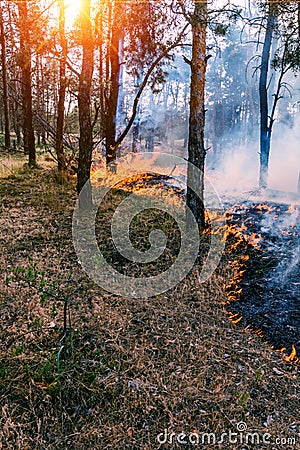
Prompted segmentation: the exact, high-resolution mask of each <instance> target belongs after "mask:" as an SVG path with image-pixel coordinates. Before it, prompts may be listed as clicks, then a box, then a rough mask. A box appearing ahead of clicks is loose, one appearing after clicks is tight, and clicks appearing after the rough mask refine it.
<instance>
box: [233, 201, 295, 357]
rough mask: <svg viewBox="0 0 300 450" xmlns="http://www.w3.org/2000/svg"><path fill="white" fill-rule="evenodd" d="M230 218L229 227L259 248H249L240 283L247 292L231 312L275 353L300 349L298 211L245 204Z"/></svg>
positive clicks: (289, 208) (235, 208)
mask: <svg viewBox="0 0 300 450" xmlns="http://www.w3.org/2000/svg"><path fill="white" fill-rule="evenodd" d="M229 214H230V218H229V223H230V224H232V225H233V226H234V228H235V229H238V230H239V231H240V233H241V234H242V235H243V234H246V236H249V235H250V236H251V235H252V238H253V241H254V244H255V245H254V246H253V245H251V243H247V245H246V247H248V252H249V256H250V258H249V259H248V260H246V261H243V262H242V266H241V268H240V269H241V270H245V271H244V272H243V274H242V279H241V280H240V281H239V283H238V285H239V289H242V291H241V293H240V294H239V295H238V298H237V300H238V301H236V299H235V298H233V299H232V300H233V301H230V304H229V305H228V308H229V310H230V311H231V312H232V313H234V314H238V316H235V319H236V318H238V319H240V320H239V322H240V324H242V325H243V326H250V327H251V328H252V329H254V330H259V334H261V335H263V336H262V337H263V338H264V340H265V341H267V342H268V343H269V344H271V345H272V346H274V347H275V348H276V349H282V348H286V351H287V352H289V353H291V351H292V345H294V346H295V347H296V349H297V348H298V349H300V263H299V256H300V247H299V235H300V219H299V210H298V209H297V207H293V206H288V205H284V204H277V203H268V204H259V205H258V204H252V205H249V204H244V205H236V206H234V207H233V208H231V209H230V210H229ZM237 287H238V286H237ZM239 289H237V291H238V290H239ZM233 297H234V296H233Z"/></svg>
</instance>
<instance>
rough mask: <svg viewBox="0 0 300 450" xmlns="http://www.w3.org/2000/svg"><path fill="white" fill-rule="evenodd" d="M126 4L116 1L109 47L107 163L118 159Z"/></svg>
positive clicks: (106, 132) (106, 131) (106, 126)
mask: <svg viewBox="0 0 300 450" xmlns="http://www.w3.org/2000/svg"><path fill="white" fill-rule="evenodd" d="M123 9H124V5H123V4H122V2H119V1H118V0H116V1H115V3H114V19H113V23H112V35H111V43H110V49H109V55H108V57H109V61H110V92H109V99H108V102H107V113H106V125H105V135H106V137H105V141H106V164H110V163H111V162H113V161H115V160H116V156H117V149H116V116H117V106H118V96H119V87H120V56H119V49H120V39H122V34H123V31H122V30H123V27H122V26H121V23H120V18H121V17H122V14H123Z"/></svg>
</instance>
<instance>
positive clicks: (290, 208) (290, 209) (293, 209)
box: [287, 204, 295, 214]
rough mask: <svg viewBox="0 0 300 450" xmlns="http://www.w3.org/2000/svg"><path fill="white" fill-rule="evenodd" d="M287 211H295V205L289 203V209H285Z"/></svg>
mask: <svg viewBox="0 0 300 450" xmlns="http://www.w3.org/2000/svg"><path fill="white" fill-rule="evenodd" d="M287 212H288V213H290V214H292V213H293V212H295V205H293V204H291V205H290V206H289V209H288V210H287Z"/></svg>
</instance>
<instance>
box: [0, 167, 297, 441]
mask: <svg viewBox="0 0 300 450" xmlns="http://www.w3.org/2000/svg"><path fill="white" fill-rule="evenodd" d="M0 194H1V217H0V228H1V246H2V249H3V250H2V254H1V267H2V276H1V287H0V296H1V297H0V298H1V318H2V321H1V348H0V352H1V355H0V360H1V363H0V375H1V380H0V401H1V408H2V414H1V418H0V430H1V431H0V441H1V445H2V447H1V446H0V447H1V448H5V449H13V450H15V449H22V450H24V449H28V450H29V449H47V450H52V449H53V450H54V449H61V450H63V449H66V448H69V449H82V450H87V449H96V448H97V449H107V450H108V449H111V450H119V449H125V448H126V449H131V450H139V449H143V450H146V449H149V450H150V449H151V450H152V449H159V448H172V449H173V448H183V447H184V448H194V446H193V445H192V444H187V445H184V446H183V445H180V444H179V443H176V442H173V444H165V445H160V444H159V442H158V440H157V435H158V434H159V433H162V432H164V429H168V430H169V432H174V433H180V432H182V431H183V432H185V433H190V432H194V433H199V434H201V433H203V432H207V433H215V434H216V436H217V437H218V438H220V436H221V434H222V433H223V432H228V431H229V430H231V431H232V432H235V431H236V424H237V423H238V422H241V421H244V422H245V423H246V424H247V427H248V431H257V432H258V433H260V435H261V436H262V435H263V433H270V434H271V435H272V442H273V444H272V445H271V447H270V444H260V445H259V448H262V449H270V448H281V446H280V444H275V439H276V438H278V439H283V438H286V439H295V441H296V442H297V443H298V444H295V445H293V444H291V445H290V446H288V445H285V446H284V448H297V445H299V439H300V435H299V433H300V428H299V426H300V424H299V420H298V413H297V411H298V410H299V407H300V403H299V379H298V372H299V367H297V366H296V365H294V364H292V363H291V362H286V361H284V360H283V359H282V357H281V356H280V355H278V354H276V353H275V352H270V351H269V348H268V347H267V346H262V342H261V340H260V339H259V338H258V337H257V336H255V335H253V334H252V333H251V332H250V331H248V332H246V333H245V332H244V331H243V330H242V329H240V328H237V327H236V326H235V325H234V324H232V323H230V322H229V321H228V319H227V312H226V309H225V306H224V305H222V303H225V302H226V301H227V298H226V294H225V290H224V288H223V286H224V284H228V280H230V279H231V277H232V276H235V275H234V271H233V269H232V268H230V269H228V262H229V260H230V258H232V255H231V254H227V255H224V260H223V261H222V264H221V265H220V267H219V269H218V271H217V272H215V273H214V274H213V276H212V277H211V278H210V279H209V281H207V282H206V283H205V284H199V282H198V280H199V271H200V268H199V267H198V266H195V268H194V269H193V270H192V272H191V273H190V274H189V276H188V277H187V278H186V279H185V280H184V281H182V282H181V283H180V284H178V285H177V286H176V287H175V288H174V289H173V290H171V291H169V292H167V293H165V294H161V295H159V296H157V297H154V298H150V299H141V300H130V299H127V298H122V297H117V296H114V295H111V294H108V293H107V292H105V291H103V290H102V289H100V288H99V287H97V286H96V285H95V284H93V283H92V282H91V281H90V280H89V279H88V278H87V276H86V275H85V274H84V273H83V271H82V270H81V267H80V266H79V265H78V263H77V259H76V255H75V253H74V250H73V246H72V240H71V217H72V211H73V208H74V204H75V188H74V186H72V185H65V186H61V185H60V186H58V185H57V184H56V183H55V177H54V176H52V174H51V172H43V171H32V172H27V171H23V172H22V173H16V174H15V176H14V178H6V179H2V180H1V181H0ZM115 194H116V195H123V194H122V193H120V191H119V190H116V192H115ZM109 211H110V205H109V204H107V213H105V212H104V213H103V214H104V217H103V218H102V220H103V224H104V222H105V214H108V213H109ZM99 225H100V223H99ZM166 227H167V228H168V227H169V229H170V230H169V231H170V233H171V234H172V227H173V224H172V223H171V222H170V223H169V224H167V225H166ZM174 242H175V241H174ZM140 245H143V242H141V243H140ZM108 256H109V255H108ZM244 256H245V257H246V256H247V255H244ZM235 281H236V282H238V278H235ZM64 311H65V312H66V313H67V314H66V315H65V316H64ZM65 321H66V323H65ZM278 442H279V441H278ZM290 442H293V441H290ZM234 445H235V444H234ZM206 447H207V448H222V449H227V448H228V449H232V448H237V447H234V446H233V444H232V443H230V442H228V441H224V442H223V443H222V444H218V443H216V444H215V445H214V444H209V445H208V444H207V445H203V446H201V448H206ZM254 447H257V445H254Z"/></svg>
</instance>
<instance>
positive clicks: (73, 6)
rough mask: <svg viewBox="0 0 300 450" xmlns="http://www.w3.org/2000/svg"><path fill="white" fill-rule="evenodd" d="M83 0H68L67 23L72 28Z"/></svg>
mask: <svg viewBox="0 0 300 450" xmlns="http://www.w3.org/2000/svg"><path fill="white" fill-rule="evenodd" d="M80 4H81V0H66V22H67V26H72V25H73V23H74V21H75V20H76V19H77V17H78V15H79V12H80Z"/></svg>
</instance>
